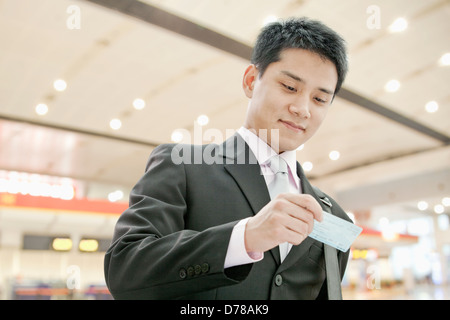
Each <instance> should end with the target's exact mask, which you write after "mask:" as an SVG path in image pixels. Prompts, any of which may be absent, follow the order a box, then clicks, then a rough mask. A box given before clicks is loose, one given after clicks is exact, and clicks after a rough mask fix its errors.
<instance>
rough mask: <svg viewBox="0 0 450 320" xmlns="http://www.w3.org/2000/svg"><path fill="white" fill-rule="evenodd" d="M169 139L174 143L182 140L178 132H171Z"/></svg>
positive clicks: (181, 134) (181, 133)
mask: <svg viewBox="0 0 450 320" xmlns="http://www.w3.org/2000/svg"><path fill="white" fill-rule="evenodd" d="M170 138H171V139H172V141H173V142H175V143H178V142H181V140H183V132H181V131H180V130H175V131H174V132H172V135H171V137H170Z"/></svg>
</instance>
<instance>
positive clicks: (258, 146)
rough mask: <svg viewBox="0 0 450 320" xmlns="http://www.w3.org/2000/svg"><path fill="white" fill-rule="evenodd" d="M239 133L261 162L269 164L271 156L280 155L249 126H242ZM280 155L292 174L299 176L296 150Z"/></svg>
mask: <svg viewBox="0 0 450 320" xmlns="http://www.w3.org/2000/svg"><path fill="white" fill-rule="evenodd" d="M238 133H239V134H240V135H241V137H242V138H243V139H244V141H245V142H246V143H247V144H248V146H249V147H250V150H252V152H253V154H254V155H255V157H256V159H257V160H258V163H259V164H261V165H267V164H268V162H269V159H270V158H272V157H274V156H276V155H278V154H277V153H276V152H275V150H273V149H272V148H271V147H270V146H269V145H268V144H267V143H266V142H265V141H264V140H262V139H261V138H259V137H258V136H257V135H256V134H254V133H253V132H251V131H250V130H248V129H247V128H244V127H240V128H239V130H238ZM280 157H282V158H283V159H284V160H285V161H286V163H287V165H288V166H289V168H290V169H291V173H292V175H293V176H294V177H295V176H297V156H296V152H295V150H291V151H285V152H283V153H281V154H280Z"/></svg>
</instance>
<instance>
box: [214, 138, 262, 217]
mask: <svg viewBox="0 0 450 320" xmlns="http://www.w3.org/2000/svg"><path fill="white" fill-rule="evenodd" d="M219 155H221V156H223V157H224V167H225V170H227V171H228V173H229V174H230V175H231V176H232V177H233V179H234V180H235V181H236V183H237V184H238V186H239V188H240V189H241V191H242V193H243V194H244V195H245V197H246V198H247V201H248V202H249V204H250V206H251V208H252V210H253V214H256V213H258V212H259V211H260V210H261V209H262V208H263V207H264V206H265V205H266V204H267V203H268V202H269V201H270V195H269V191H268V190H267V186H266V182H265V180H264V177H263V175H262V174H261V168H260V166H259V164H258V162H257V160H256V157H255V156H254V154H253V152H252V151H251V150H250V148H249V147H248V145H247V144H246V143H245V141H244V139H242V137H241V136H240V135H239V134H238V133H236V134H234V135H233V136H232V137H230V138H229V139H227V140H226V141H225V142H224V144H222V146H221V148H220V149H219Z"/></svg>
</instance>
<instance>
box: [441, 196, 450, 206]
mask: <svg viewBox="0 0 450 320" xmlns="http://www.w3.org/2000/svg"><path fill="white" fill-rule="evenodd" d="M442 204H443V205H444V206H446V207H450V198H449V197H445V198H444V199H442Z"/></svg>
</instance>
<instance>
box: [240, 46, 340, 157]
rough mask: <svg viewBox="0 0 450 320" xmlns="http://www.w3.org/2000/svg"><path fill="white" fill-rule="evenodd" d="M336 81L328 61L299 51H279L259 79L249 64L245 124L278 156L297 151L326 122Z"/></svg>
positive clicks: (246, 83)
mask: <svg viewBox="0 0 450 320" xmlns="http://www.w3.org/2000/svg"><path fill="white" fill-rule="evenodd" d="M337 79H338V76H337V71H336V67H335V65H334V64H333V63H332V62H331V61H329V60H325V59H323V58H322V57H320V56H319V55H317V54H315V53H312V52H310V51H307V50H303V49H286V50H284V51H282V53H281V54H280V60H279V61H277V62H274V63H271V64H270V65H269V66H268V67H267V69H266V71H265V72H264V74H263V76H262V77H260V76H259V71H258V69H257V68H256V67H255V66H254V65H250V66H249V67H248V68H247V70H246V71H245V74H244V79H243V87H244V92H245V94H246V96H247V97H248V98H250V101H249V106H248V110H247V116H246V120H245V123H244V126H245V127H246V128H247V129H250V130H252V131H253V132H254V133H256V134H257V135H258V136H259V137H260V138H261V139H263V140H264V141H266V143H267V144H268V145H270V146H271V147H272V148H273V149H274V150H275V151H278V152H279V153H281V152H284V151H288V150H295V149H296V148H298V147H299V146H300V145H302V144H303V143H305V142H306V141H307V140H308V139H309V138H311V137H312V136H313V135H314V133H315V132H316V131H317V129H318V128H319V127H320V125H321V124H322V121H323V120H324V119H325V116H326V114H327V111H328V108H329V106H330V104H331V101H332V99H333V94H334V91H335V88H336V84H337ZM274 129H275V130H274ZM272 130H274V131H272ZM261 133H263V134H261ZM276 133H278V134H276Z"/></svg>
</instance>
